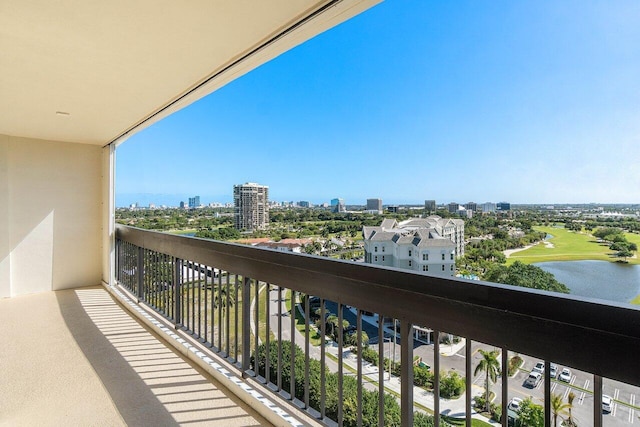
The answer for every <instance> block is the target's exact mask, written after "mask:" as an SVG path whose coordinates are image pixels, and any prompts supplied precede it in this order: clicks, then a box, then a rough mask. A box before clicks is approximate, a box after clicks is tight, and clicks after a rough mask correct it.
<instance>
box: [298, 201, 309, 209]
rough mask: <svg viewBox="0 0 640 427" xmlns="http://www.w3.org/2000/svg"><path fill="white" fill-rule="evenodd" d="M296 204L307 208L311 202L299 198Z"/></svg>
mask: <svg viewBox="0 0 640 427" xmlns="http://www.w3.org/2000/svg"><path fill="white" fill-rule="evenodd" d="M298 206H300V207H301V208H309V207H311V203H309V202H308V201H306V200H301V201H299V202H298Z"/></svg>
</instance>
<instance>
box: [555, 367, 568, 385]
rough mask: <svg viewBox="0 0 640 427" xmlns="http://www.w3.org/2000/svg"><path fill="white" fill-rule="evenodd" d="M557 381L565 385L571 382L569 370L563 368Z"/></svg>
mask: <svg viewBox="0 0 640 427" xmlns="http://www.w3.org/2000/svg"><path fill="white" fill-rule="evenodd" d="M558 379H559V380H560V381H564V382H566V383H568V382H569V381H571V370H570V369H569V368H564V369H563V370H562V372H560V375H558Z"/></svg>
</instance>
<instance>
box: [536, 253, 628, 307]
mask: <svg viewBox="0 0 640 427" xmlns="http://www.w3.org/2000/svg"><path fill="white" fill-rule="evenodd" d="M534 265H535V266H537V267H540V268H542V269H543V270H544V271H548V272H549V273H552V274H553V275H554V276H555V277H556V280H557V281H558V282H560V283H564V284H565V285H567V286H568V287H569V288H570V289H571V294H572V295H578V296H583V297H590V298H599V299H604V300H609V301H617V302H629V301H631V300H632V299H633V298H635V297H636V295H638V294H640V265H629V264H621V263H615V262H607V261H554V262H539V263H536V264H534Z"/></svg>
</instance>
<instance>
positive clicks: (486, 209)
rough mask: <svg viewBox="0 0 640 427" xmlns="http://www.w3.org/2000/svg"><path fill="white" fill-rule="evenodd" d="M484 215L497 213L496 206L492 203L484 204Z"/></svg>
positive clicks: (482, 207)
mask: <svg viewBox="0 0 640 427" xmlns="http://www.w3.org/2000/svg"><path fill="white" fill-rule="evenodd" d="M480 207H481V209H482V213H495V211H496V204H495V203H492V202H486V203H483V204H482V205H481V206H480Z"/></svg>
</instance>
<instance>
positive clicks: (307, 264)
mask: <svg viewBox="0 0 640 427" xmlns="http://www.w3.org/2000/svg"><path fill="white" fill-rule="evenodd" d="M116 236H117V238H118V239H121V240H123V241H127V242H130V243H133V244H135V245H137V246H140V247H144V248H146V249H151V250H154V251H158V252H162V253H165V254H168V255H171V256H174V257H176V258H179V259H185V260H189V261H192V262H198V263H203V264H207V265H215V266H217V267H218V268H221V269H228V270H231V271H234V272H235V273H237V274H241V275H244V276H247V277H251V278H254V279H257V280H261V281H265V282H269V283H274V284H278V285H280V286H284V287H287V288H290V289H293V290H295V291H299V292H304V293H306V294H310V295H316V296H319V297H322V298H325V299H327V300H331V301H335V302H338V303H341V304H346V305H352V306H357V307H358V308H360V309H363V310H367V311H372V312H377V313H385V315H386V316H392V317H395V318H397V319H400V320H402V321H405V322H409V323H412V324H416V325H427V326H429V327H431V328H434V329H436V330H440V331H448V332H451V333H454V334H457V335H460V336H464V337H468V338H471V339H473V340H476V341H480V342H484V343H487V344H492V345H495V346H498V347H503V348H509V349H510V350H513V351H517V352H521V353H523V354H528V355H531V356H535V357H538V358H541V359H543V360H552V361H554V362H556V363H561V364H565V365H569V366H572V367H574V368H576V369H579V370H583V371H587V372H591V373H593V374H595V375H598V376H602V377H606V378H610V379H614V380H618V381H622V382H626V383H629V384H633V385H636V386H640V364H639V363H637V355H636V351H637V349H639V348H640V309H638V308H635V307H633V306H631V305H625V304H617V303H613V302H606V301H601V300H596V299H590V298H582V297H576V296H571V295H565V294H559V293H552V292H545V291H538V290H532V289H526V288H518V287H513V286H508V285H500V284H494V283H487V282H479V281H470V280H464V279H457V278H439V277H433V276H428V275H425V274H422V273H418V272H412V271H407V270H401V269H397V268H389V267H379V266H372V265H368V264H358V263H353V262H347V261H340V260H332V259H327V258H324V257H318V256H312V255H304V254H290V253H284V252H280V251H274V250H270V249H262V248H254V247H250V246H245V245H238V244H233V243H225V242H217V241H211V240H206V239H198V238H193V237H184V236H178V235H171V234H166V233H160V232H153V231H147V230H142V229H137V228H133V227H129V226H124V225H117V226H116Z"/></svg>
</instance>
